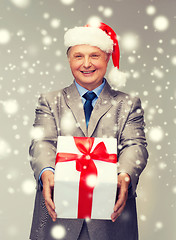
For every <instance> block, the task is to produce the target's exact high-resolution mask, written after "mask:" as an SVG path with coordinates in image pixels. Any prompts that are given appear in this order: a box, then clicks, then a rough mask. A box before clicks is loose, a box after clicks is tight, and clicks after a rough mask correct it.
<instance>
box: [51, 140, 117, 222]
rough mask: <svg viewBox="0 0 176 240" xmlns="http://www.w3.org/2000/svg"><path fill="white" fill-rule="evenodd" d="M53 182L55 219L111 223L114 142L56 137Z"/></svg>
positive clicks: (115, 167)
mask: <svg viewBox="0 0 176 240" xmlns="http://www.w3.org/2000/svg"><path fill="white" fill-rule="evenodd" d="M54 179H55V185H54V202H55V206H56V213H57V217H58V218H90V219H111V214H112V213H113V208H114V205H115V199H116V194H117V140H116V139H115V138H88V137H71V136H59V137H58V142H57V155H56V166H55V176H54Z"/></svg>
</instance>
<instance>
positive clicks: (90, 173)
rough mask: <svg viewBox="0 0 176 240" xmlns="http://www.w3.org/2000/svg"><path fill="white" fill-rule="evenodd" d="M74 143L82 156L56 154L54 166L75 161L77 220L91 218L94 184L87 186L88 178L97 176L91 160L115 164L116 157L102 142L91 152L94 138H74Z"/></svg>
mask: <svg viewBox="0 0 176 240" xmlns="http://www.w3.org/2000/svg"><path fill="white" fill-rule="evenodd" d="M74 141H75V144H76V146H77V148H78V149H79V151H80V152H81V153H82V155H81V154H80V155H79V154H74V153H57V156H56V164H57V163H58V162H67V161H76V170H77V171H80V172H81V175H80V182H79V200H78V218H91V211H92V198H93V190H94V188H95V184H89V181H88V177H93V180H94V179H96V178H97V175H98V173H97V168H96V166H95V163H94V161H93V159H94V160H100V161H104V162H109V163H116V162H117V155H116V154H109V153H108V152H107V149H106V146H105V144H104V142H100V143H98V144H97V146H96V147H95V149H94V150H93V151H92V152H91V149H92V146H93V143H94V138H88V137H74ZM89 179H90V178H89ZM93 183H94V181H93Z"/></svg>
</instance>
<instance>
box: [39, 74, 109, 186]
mask: <svg viewBox="0 0 176 240" xmlns="http://www.w3.org/2000/svg"><path fill="white" fill-rule="evenodd" d="M74 83H75V85H76V88H77V89H78V92H79V94H80V96H81V98H82V102H83V104H84V103H85V101H86V99H85V98H84V97H83V95H84V94H85V93H86V92H89V91H88V90H87V89H86V88H84V87H82V86H81V85H79V84H78V83H77V82H76V81H74ZM105 83H106V81H105V79H103V83H102V84H101V85H100V86H98V87H97V88H95V89H93V90H92V91H90V92H94V93H95V94H96V97H95V98H94V99H93V101H92V106H93V107H94V106H95V103H96V101H97V99H98V97H99V95H100V93H101V91H102V90H103V88H104V85H105ZM47 170H50V171H52V172H53V173H54V169H53V168H51V167H47V168H44V169H43V170H42V171H41V172H40V175H39V182H40V184H41V185H42V186H43V184H42V181H41V176H42V173H43V172H45V171H47Z"/></svg>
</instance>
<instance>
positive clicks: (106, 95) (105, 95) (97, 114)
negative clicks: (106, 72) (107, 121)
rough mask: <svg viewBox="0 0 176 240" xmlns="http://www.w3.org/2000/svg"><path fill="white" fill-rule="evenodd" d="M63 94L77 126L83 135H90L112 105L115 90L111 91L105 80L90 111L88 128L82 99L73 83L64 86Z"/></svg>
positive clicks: (115, 93)
mask: <svg viewBox="0 0 176 240" xmlns="http://www.w3.org/2000/svg"><path fill="white" fill-rule="evenodd" d="M63 95H64V98H65V102H66V104H67V106H68V107H69V108H70V109H71V111H72V113H73V115H74V116H75V119H76V121H77V124H78V126H79V127H80V128H81V130H82V131H83V133H84V135H85V136H87V137H91V136H92V134H93V132H94V130H95V128H96V126H97V124H98V121H99V120H100V118H101V117H102V116H103V115H104V114H106V112H107V111H108V110H109V109H110V108H111V107H112V105H113V104H112V100H113V97H114V96H116V95H117V91H113V90H112V89H111V87H110V85H109V84H108V83H107V82H106V84H105V86H104V88H103V90H102V92H101V93H100V96H99V98H98V100H97V102H96V104H95V107H94V109H93V111H92V114H91V117H90V121H89V125H88V129H87V127H86V122H85V115H84V109H83V104H82V99H81V96H80V95H79V92H78V90H77V88H76V86H75V84H74V83H72V84H71V85H70V86H69V87H67V88H64V90H63Z"/></svg>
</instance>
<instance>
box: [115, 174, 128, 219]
mask: <svg viewBox="0 0 176 240" xmlns="http://www.w3.org/2000/svg"><path fill="white" fill-rule="evenodd" d="M129 184H130V177H129V175H128V174H127V173H120V174H119V175H118V186H117V189H118V199H117V202H116V204H115V206H114V212H113V213H112V214H111V219H112V221H113V222H115V220H116V219H117V218H118V217H119V216H120V214H121V213H122V211H123V209H124V207H125V204H126V201H127V198H128V185H129Z"/></svg>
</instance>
